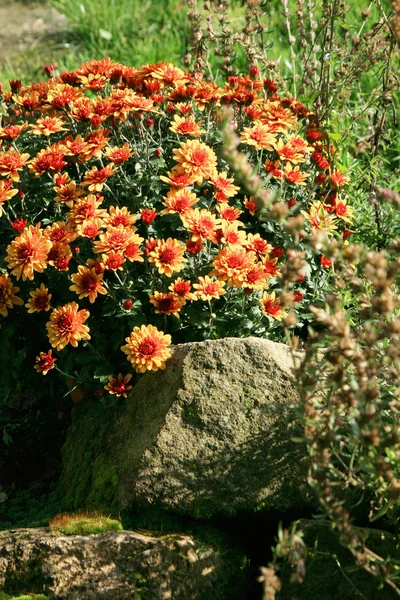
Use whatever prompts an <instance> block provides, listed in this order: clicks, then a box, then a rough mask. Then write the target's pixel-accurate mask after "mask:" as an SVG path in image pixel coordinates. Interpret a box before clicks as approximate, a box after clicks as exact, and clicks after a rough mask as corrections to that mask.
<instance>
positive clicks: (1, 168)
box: [0, 150, 30, 181]
mask: <svg viewBox="0 0 400 600" xmlns="http://www.w3.org/2000/svg"><path fill="white" fill-rule="evenodd" d="M29 158H30V156H29V154H28V153H24V154H20V153H19V152H18V150H9V151H8V152H0V175H2V176H3V177H10V178H11V179H12V180H13V181H19V173H18V171H21V170H22V169H23V168H24V166H25V165H26V164H27V163H28V161H29Z"/></svg>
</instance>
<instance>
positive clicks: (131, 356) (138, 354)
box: [121, 325, 171, 373]
mask: <svg viewBox="0 0 400 600" xmlns="http://www.w3.org/2000/svg"><path fill="white" fill-rule="evenodd" d="M125 341H126V342H127V344H126V345H125V346H122V347H121V350H122V352H124V354H126V355H127V357H128V360H129V361H130V362H131V363H132V366H133V367H134V368H135V370H136V372H137V373H145V372H146V371H158V369H165V366H166V364H165V363H166V361H167V360H168V358H170V356H171V351H170V349H169V347H170V345H171V336H170V335H168V334H164V333H163V332H162V331H159V330H158V329H157V328H156V327H154V326H153V325H147V326H146V325H142V326H141V327H140V328H139V327H135V328H134V330H133V331H132V333H131V334H130V336H129V337H127V338H126V339H125Z"/></svg>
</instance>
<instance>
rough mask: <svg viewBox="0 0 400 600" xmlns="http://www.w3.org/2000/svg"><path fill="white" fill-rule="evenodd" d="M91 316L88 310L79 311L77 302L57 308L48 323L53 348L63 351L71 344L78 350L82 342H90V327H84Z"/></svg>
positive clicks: (48, 333)
mask: <svg viewBox="0 0 400 600" xmlns="http://www.w3.org/2000/svg"><path fill="white" fill-rule="evenodd" d="M89 314H90V313H89V311H88V310H84V309H83V310H79V306H78V304H77V303H76V302H69V303H68V304H65V305H64V306H59V307H58V308H55V309H54V310H53V312H52V313H51V315H50V321H49V322H48V323H46V327H47V335H48V337H49V340H50V344H51V346H52V347H53V348H56V349H57V350H62V349H63V348H65V346H67V345H68V344H71V346H73V347H74V348H76V347H77V345H78V342H79V341H80V340H90V335H89V327H88V326H87V325H84V323H85V321H86V320H87V319H88V317H89Z"/></svg>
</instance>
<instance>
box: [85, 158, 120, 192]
mask: <svg viewBox="0 0 400 600" xmlns="http://www.w3.org/2000/svg"><path fill="white" fill-rule="evenodd" d="M115 171H116V169H114V167H113V164H112V163H110V164H109V165H106V166H105V167H103V168H102V169H98V168H97V167H96V166H94V167H92V168H91V169H90V171H86V173H85V175H84V176H83V181H82V183H81V186H82V187H85V186H87V188H88V190H89V191H91V192H101V190H102V189H103V186H104V184H105V182H106V181H107V179H109V178H110V177H111V176H112V175H114V173H115Z"/></svg>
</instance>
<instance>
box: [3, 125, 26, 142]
mask: <svg viewBox="0 0 400 600" xmlns="http://www.w3.org/2000/svg"><path fill="white" fill-rule="evenodd" d="M27 127H28V124H27V123H21V124H20V125H9V126H8V127H0V140H8V141H12V140H16V139H17V138H18V137H19V136H20V135H21V133H23V132H24V131H25V129H26V128H27Z"/></svg>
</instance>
